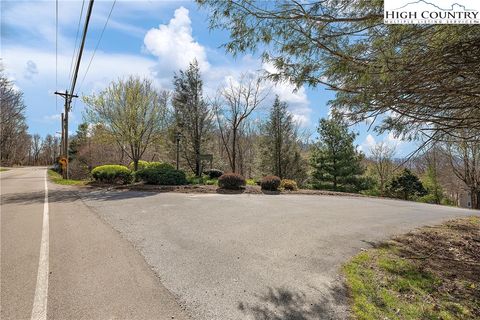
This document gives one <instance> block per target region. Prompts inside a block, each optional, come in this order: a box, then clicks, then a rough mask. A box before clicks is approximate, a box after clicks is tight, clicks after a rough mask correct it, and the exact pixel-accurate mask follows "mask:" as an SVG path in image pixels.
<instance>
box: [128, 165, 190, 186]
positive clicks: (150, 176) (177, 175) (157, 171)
mask: <svg viewBox="0 0 480 320" xmlns="http://www.w3.org/2000/svg"><path fill="white" fill-rule="evenodd" d="M136 177H137V179H139V180H142V181H143V182H145V183H146V184H156V185H164V186H175V185H183V184H187V178H186V176H185V172H183V171H181V170H175V169H170V168H165V167H154V168H146V169H143V170H139V171H137V173H136Z"/></svg>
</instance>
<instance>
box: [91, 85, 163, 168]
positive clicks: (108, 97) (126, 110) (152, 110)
mask: <svg viewBox="0 0 480 320" xmlns="http://www.w3.org/2000/svg"><path fill="white" fill-rule="evenodd" d="M83 101H84V102H85V103H86V105H87V106H88V109H87V118H88V120H89V121H90V122H91V123H93V124H99V123H101V124H102V125H103V127H104V128H105V130H106V131H107V132H109V133H110V134H111V135H112V136H113V137H114V139H115V141H116V143H117V144H118V146H119V147H120V148H121V149H122V150H123V151H124V152H125V154H126V155H127V156H128V157H129V158H130V159H131V160H132V161H133V163H134V169H135V170H137V169H138V161H139V160H140V159H141V157H142V155H143V153H144V152H145V150H146V149H147V147H148V146H149V145H151V143H152V141H153V140H154V138H155V137H156V136H157V135H159V134H161V132H162V128H163V126H164V119H165V113H166V110H167V106H166V101H164V99H162V95H160V94H159V93H158V92H157V91H156V90H155V89H154V87H153V84H152V81H150V80H148V79H140V78H138V77H133V76H130V77H129V78H127V79H126V80H118V81H117V82H112V83H111V84H110V86H109V87H108V88H107V89H105V90H103V91H101V92H100V93H99V94H98V95H96V94H93V95H91V96H85V97H83Z"/></svg>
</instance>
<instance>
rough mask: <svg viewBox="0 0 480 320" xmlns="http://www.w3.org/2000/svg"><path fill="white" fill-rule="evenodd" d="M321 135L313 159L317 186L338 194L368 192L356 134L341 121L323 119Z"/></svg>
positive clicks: (320, 126) (319, 130) (319, 129)
mask: <svg viewBox="0 0 480 320" xmlns="http://www.w3.org/2000/svg"><path fill="white" fill-rule="evenodd" d="M318 133H319V140H318V142H317V143H316V145H315V146H314V148H313V152H312V158H311V165H312V167H313V168H314V171H313V185H314V186H315V187H316V188H322V189H323V188H325V189H333V190H338V191H359V190H362V189H363V188H365V185H364V183H365V181H363V180H362V178H361V175H362V174H363V172H364V169H363V168H362V166H361V160H362V154H360V153H359V152H357V150H356V149H355V146H354V144H353V142H354V140H355V134H354V133H350V132H349V131H348V127H347V125H346V124H345V123H344V122H343V121H341V120H340V119H338V118H337V117H333V118H332V119H321V120H320V125H319V127H318Z"/></svg>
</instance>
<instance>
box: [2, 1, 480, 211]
mask: <svg viewBox="0 0 480 320" xmlns="http://www.w3.org/2000/svg"><path fill="white" fill-rule="evenodd" d="M196 2H197V3H198V5H199V7H202V8H204V9H205V10H206V11H207V12H208V14H209V17H208V19H209V22H210V27H211V28H212V29H220V30H222V31H223V32H225V34H228V35H229V36H228V37H227V39H226V42H225V43H224V44H223V46H224V47H225V49H226V50H227V52H228V54H234V55H239V56H240V55H243V54H246V53H248V54H250V53H253V54H254V56H255V57H260V58H261V59H262V64H263V66H264V67H265V70H263V71H264V72H248V73H246V74H242V75H237V76H235V77H234V78H229V79H228V80H225V81H222V82H219V83H218V84H217V85H218V87H217V88H215V89H217V90H209V92H211V93H210V95H209V96H207V94H206V92H205V91H204V88H203V78H202V73H201V70H202V68H200V66H199V64H198V62H197V61H196V60H195V58H193V59H192V61H190V63H189V64H188V65H185V66H184V67H183V68H182V69H181V70H178V72H176V73H175V74H173V75H172V90H160V89H159V88H157V87H156V86H155V83H156V82H155V80H154V79H148V78H140V77H136V76H127V77H125V78H123V79H117V80H114V81H112V82H111V83H110V84H109V85H108V86H106V87H105V88H102V89H100V90H98V91H97V92H95V93H92V94H90V95H88V96H83V97H82V99H83V101H84V103H85V104H86V105H87V108H86V116H85V119H84V120H85V123H82V124H81V125H80V126H79V127H78V129H77V132H76V134H75V135H74V136H73V137H71V140H70V145H69V152H68V154H69V159H68V160H69V161H68V163H69V174H68V175H69V176H70V177H72V178H73V179H84V178H87V177H89V176H90V175H91V174H92V170H93V169H94V168H96V167H98V166H103V165H108V164H115V165H122V166H128V164H129V163H130V162H132V163H133V164H132V165H131V166H130V167H129V169H130V170H132V171H133V172H135V174H136V175H137V176H138V177H139V178H140V181H143V182H146V183H150V184H152V183H154V184H162V183H168V184H172V183H175V184H187V183H189V184H192V185H196V186H200V185H205V186H213V185H217V184H218V178H219V177H216V178H211V177H208V178H207V177H206V176H208V173H206V171H207V170H206V169H217V170H220V171H222V172H223V173H225V174H227V173H232V174H235V175H240V176H242V178H243V179H244V180H245V186H246V187H249V186H255V185H260V184H261V182H262V180H264V179H265V178H266V177H269V176H272V175H274V176H276V177H278V178H279V179H280V181H281V180H284V179H288V180H291V181H294V182H295V184H296V187H292V188H290V186H292V184H291V183H290V184H283V186H288V188H290V190H292V189H296V188H297V187H298V188H300V189H310V190H326V191H335V192H349V193H359V194H365V195H371V196H381V197H392V198H399V199H404V200H409V201H420V202H425V203H434V204H444V205H456V204H458V203H460V202H463V205H467V203H468V204H469V207H471V208H476V209H480V166H479V163H480V112H479V108H478V96H479V94H480V92H479V89H478V72H475V71H477V70H480V59H479V55H478V45H477V44H478V43H479V41H480V38H479V37H480V36H479V35H480V32H478V31H479V30H478V26H475V25H431V26H427V27H425V26H424V25H388V27H387V26H386V25H385V24H383V1H381V0H374V1H373V0H368V1H367V0H345V1H317V2H315V3H308V2H302V1H284V0H280V1H275V2H274V3H271V2H269V1H260V2H245V1H237V0H231V1H216V0H197V1H196ZM425 44H428V45H425ZM281 82H287V83H290V84H293V85H294V86H295V87H296V88H297V89H300V90H304V88H305V87H306V86H310V87H312V88H315V87H322V88H327V89H330V90H332V92H334V93H335V96H334V97H332V99H331V100H330V101H328V103H327V105H326V106H323V105H321V106H320V105H318V106H312V107H314V108H328V109H329V113H328V117H325V118H323V119H305V117H304V116H303V118H302V116H301V115H300V116H299V114H295V113H294V112H293V111H294V110H295V109H296V108H298V106H295V105H288V104H287V103H286V102H285V101H282V98H284V94H282V93H279V95H278V96H276V95H274V94H272V91H274V90H272V88H273V86H275V85H276V84H278V83H281ZM0 92H1V96H2V110H1V111H2V123H1V126H0V129H1V132H0V136H1V137H2V139H0V164H1V165H5V166H10V165H15V164H20V165H25V164H28V165H50V164H53V163H55V162H57V161H58V159H59V156H60V154H59V150H60V145H61V141H60V139H59V138H58V137H55V136H52V135H47V136H46V137H44V138H42V137H40V136H39V135H38V134H29V133H28V128H27V125H26V121H25V104H24V102H23V98H22V93H21V91H19V90H18V89H17V88H16V87H15V85H14V83H13V82H12V81H10V80H9V78H8V77H7V75H6V74H5V73H4V72H1V74H0ZM277 92H278V91H277ZM283 100H285V99H283ZM306 120H308V121H311V122H313V123H316V124H317V127H316V132H306V130H305V129H304V127H302V123H303V124H304V123H305V121H306ZM359 123H366V124H367V125H368V127H369V130H370V132H372V133H375V134H378V138H377V139H378V140H383V142H381V141H376V140H375V138H374V137H373V135H372V136H370V137H367V138H371V139H370V140H368V139H366V140H365V141H366V142H365V143H363V144H362V145H361V146H358V145H356V144H355V141H356V139H357V132H355V131H354V130H352V125H354V124H359ZM399 141H410V142H411V141H416V144H417V146H418V149H417V150H415V151H414V152H413V153H412V154H408V155H406V156H403V157H399V156H398V154H399V153H400V152H399V151H400V150H399V147H398V144H399V143H400V142H399ZM402 151H403V150H402ZM142 161H148V162H162V163H168V164H171V165H174V167H175V170H177V169H179V171H178V172H175V171H168V172H163V171H162V172H160V171H161V170H159V169H145V168H143V167H142V165H141V162H142ZM180 171H181V172H183V173H181V172H180ZM137 172H139V173H138V174H137ZM183 176H184V177H185V179H184V178H183ZM134 179H136V181H137V182H138V178H137V177H134ZM104 180H105V181H106V180H108V179H104ZM275 185H276V183H275V184H274V186H275ZM264 186H265V187H264V190H267V189H272V187H271V186H268V187H267V186H266V184H264ZM279 188H280V189H281V188H282V184H280V187H279ZM274 189H278V187H277V188H274ZM285 189H287V188H285Z"/></svg>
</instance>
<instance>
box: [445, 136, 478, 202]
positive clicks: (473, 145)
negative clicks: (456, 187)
mask: <svg viewBox="0 0 480 320" xmlns="http://www.w3.org/2000/svg"><path fill="white" fill-rule="evenodd" d="M462 134H463V133H461V132H460V133H459V135H462ZM465 136H466V137H468V138H466V139H464V140H456V141H447V142H445V149H446V151H447V154H448V156H449V160H450V165H451V168H452V170H453V172H454V173H455V175H456V176H457V177H458V178H459V179H460V180H461V181H463V182H464V183H465V185H466V187H467V189H468V191H470V197H471V203H472V208H474V209H480V137H478V136H477V138H476V139H475V140H472V139H471V137H470V135H469V133H465Z"/></svg>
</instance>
